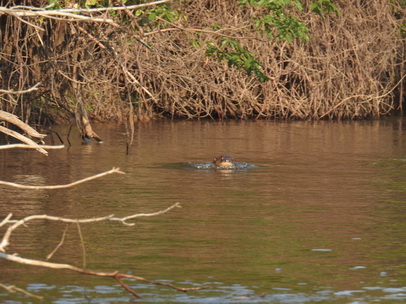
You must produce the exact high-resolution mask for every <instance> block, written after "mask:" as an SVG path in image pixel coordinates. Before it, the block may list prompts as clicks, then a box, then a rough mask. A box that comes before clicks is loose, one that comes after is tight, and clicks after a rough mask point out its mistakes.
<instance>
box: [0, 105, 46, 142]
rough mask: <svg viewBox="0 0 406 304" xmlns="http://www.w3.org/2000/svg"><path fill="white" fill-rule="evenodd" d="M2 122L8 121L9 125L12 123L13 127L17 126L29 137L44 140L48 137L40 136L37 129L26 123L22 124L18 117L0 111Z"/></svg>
mask: <svg viewBox="0 0 406 304" xmlns="http://www.w3.org/2000/svg"><path fill="white" fill-rule="evenodd" d="M0 120H4V121H7V122H9V123H12V124H13V125H16V126H17V127H19V128H20V129H21V130H23V131H24V132H25V133H27V134H28V135H29V136H32V137H35V138H39V139H43V138H44V137H45V136H46V135H45V134H40V133H38V132H37V131H36V130H35V129H33V128H32V127H31V126H29V125H27V124H26V123H24V122H22V121H21V120H20V119H19V118H18V117H17V116H16V115H14V114H11V113H8V112H5V111H2V110H0Z"/></svg>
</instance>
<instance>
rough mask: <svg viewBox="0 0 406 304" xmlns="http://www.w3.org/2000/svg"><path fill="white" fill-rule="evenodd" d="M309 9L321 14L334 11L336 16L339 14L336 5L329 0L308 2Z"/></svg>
mask: <svg viewBox="0 0 406 304" xmlns="http://www.w3.org/2000/svg"><path fill="white" fill-rule="evenodd" d="M310 9H311V10H312V12H313V13H315V14H317V15H319V16H323V14H327V15H328V14H330V13H335V14H336V15H337V16H338V15H339V14H340V12H339V10H338V8H337V6H335V5H334V3H333V2H331V0H317V1H314V2H312V3H311V4H310Z"/></svg>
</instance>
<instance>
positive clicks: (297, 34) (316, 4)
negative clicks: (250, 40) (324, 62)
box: [240, 0, 339, 42]
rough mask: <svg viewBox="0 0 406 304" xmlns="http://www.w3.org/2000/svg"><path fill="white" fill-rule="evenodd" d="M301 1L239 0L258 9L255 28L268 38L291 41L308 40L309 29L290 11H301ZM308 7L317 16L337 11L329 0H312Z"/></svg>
mask: <svg viewBox="0 0 406 304" xmlns="http://www.w3.org/2000/svg"><path fill="white" fill-rule="evenodd" d="M302 2H303V1H302V0H240V5H250V6H252V7H254V8H257V9H258V17H257V19H256V20H255V22H254V23H255V29H256V30H260V31H261V33H262V34H263V35H265V36H266V37H267V38H268V39H273V38H274V37H276V38H277V39H279V40H286V41H287V42H292V41H293V40H294V39H295V38H299V39H301V40H302V41H308V40H309V29H308V28H307V26H306V25H305V24H304V23H303V22H302V21H300V20H299V19H298V18H296V17H294V16H293V15H292V13H291V11H292V10H293V9H295V10H298V11H302V10H303V4H302ZM310 9H311V10H312V12H314V13H315V14H317V15H319V16H322V15H323V14H330V13H331V12H334V13H336V14H337V15H338V13H339V12H338V9H337V7H336V6H335V5H334V3H332V2H331V0H317V1H313V2H311V3H310ZM264 11H265V13H264Z"/></svg>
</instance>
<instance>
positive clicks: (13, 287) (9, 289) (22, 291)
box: [0, 284, 42, 300]
mask: <svg viewBox="0 0 406 304" xmlns="http://www.w3.org/2000/svg"><path fill="white" fill-rule="evenodd" d="M0 287H1V288H4V289H5V290H7V291H8V292H10V293H13V292H21V293H23V294H26V295H27V296H30V297H33V298H36V299H39V300H42V297H40V296H37V295H35V294H32V293H31V292H28V291H26V290H24V289H21V288H18V287H16V286H14V285H8V286H6V285H4V284H0Z"/></svg>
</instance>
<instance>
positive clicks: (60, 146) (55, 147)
mask: <svg viewBox="0 0 406 304" xmlns="http://www.w3.org/2000/svg"><path fill="white" fill-rule="evenodd" d="M38 146H39V147H41V148H43V149H51V150H52V149H63V148H65V145H59V146H49V145H35V146H29V145H25V144H10V145H2V146H0V150H6V149H15V148H22V149H38Z"/></svg>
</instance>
